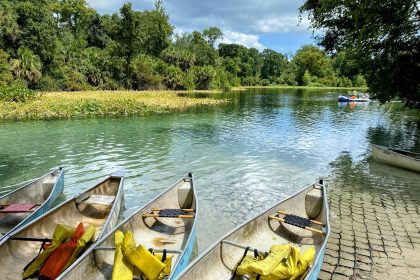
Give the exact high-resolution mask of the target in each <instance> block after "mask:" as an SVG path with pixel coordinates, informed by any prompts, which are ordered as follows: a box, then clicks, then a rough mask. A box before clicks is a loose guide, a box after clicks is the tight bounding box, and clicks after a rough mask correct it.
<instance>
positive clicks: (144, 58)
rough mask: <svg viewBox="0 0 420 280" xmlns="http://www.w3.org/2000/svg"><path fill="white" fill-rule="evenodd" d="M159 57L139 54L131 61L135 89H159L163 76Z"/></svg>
mask: <svg viewBox="0 0 420 280" xmlns="http://www.w3.org/2000/svg"><path fill="white" fill-rule="evenodd" d="M159 67H160V65H159V61H158V59H156V58H154V57H152V56H148V55H138V56H136V57H134V58H133V59H132V60H131V62H130V71H131V74H132V77H133V84H132V86H133V88H134V89H159V88H161V87H162V76H161V75H159V73H158V68H159Z"/></svg>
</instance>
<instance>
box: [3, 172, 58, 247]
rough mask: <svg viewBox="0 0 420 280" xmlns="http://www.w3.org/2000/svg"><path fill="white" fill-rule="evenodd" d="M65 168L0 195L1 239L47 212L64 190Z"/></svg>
mask: <svg viewBox="0 0 420 280" xmlns="http://www.w3.org/2000/svg"><path fill="white" fill-rule="evenodd" d="M63 188H64V170H63V169H62V168H59V169H56V170H54V171H52V172H50V173H47V174H45V175H44V176H42V177H40V178H39V179H36V180H34V181H32V182H30V183H28V184H25V185H24V186H22V187H20V188H18V189H16V190H14V191H12V192H10V193H8V194H6V195H4V196H1V197H0V240H1V239H3V238H5V237H6V235H7V234H9V233H11V232H12V231H15V230H17V229H18V228H19V227H22V226H23V225H25V224H28V223H29V222H30V221H32V220H34V219H35V218H37V217H39V216H41V215H42V214H44V213H45V212H47V211H48V210H49V209H50V207H51V206H52V204H53V202H54V200H55V199H56V198H57V197H58V196H59V195H60V194H61V193H62V192H63Z"/></svg>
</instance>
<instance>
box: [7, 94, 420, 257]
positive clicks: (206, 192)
mask: <svg viewBox="0 0 420 280" xmlns="http://www.w3.org/2000/svg"><path fill="white" fill-rule="evenodd" d="M338 94H339V93H338V92H335V93H329V92H328V91H327V90H300V89H253V90H248V91H245V92H228V93H224V94H219V95H216V96H214V97H215V98H228V99H230V100H231V101H232V102H231V103H229V104H226V105H222V106H220V107H217V108H211V109H205V110H202V111H201V112H194V113H187V114H176V115H165V116H151V117H147V118H105V119H83V120H56V121H28V122H0V194H1V193H4V192H7V191H9V190H10V189H13V188H14V187H7V186H9V185H11V184H15V183H18V182H21V181H25V180H27V179H30V178H34V177H37V176H40V175H41V174H43V173H45V172H46V170H49V169H52V168H54V167H56V166H59V165H61V166H64V168H65V170H66V175H65V190H64V194H63V196H62V197H61V198H60V199H61V200H64V199H65V198H68V197H70V196H72V195H75V194H77V193H79V192H80V191H82V190H83V189H85V188H87V187H89V186H91V185H92V184H94V183H95V182H96V181H98V180H99V179H100V178H101V177H103V176H105V175H107V174H109V173H111V172H113V171H115V170H117V169H118V168H120V167H123V168H125V169H126V171H127V173H126V175H127V179H126V183H125V207H126V210H125V212H124V216H127V215H129V214H130V213H132V212H133V211H135V210H136V209H137V208H138V207H140V206H142V205H144V204H145V203H146V202H148V201H149V200H150V199H152V198H153V197H155V196H156V195H157V194H159V193H160V192H161V191H163V190H164V189H166V188H167V187H169V186H170V185H171V184H173V183H174V182H175V181H176V180H178V179H179V178H180V177H182V176H183V175H184V174H185V173H187V172H189V171H191V172H193V173H194V175H195V179H196V186H197V193H198V198H199V202H200V207H201V209H200V220H199V224H198V246H199V251H203V250H204V249H205V248H207V247H208V246H209V245H210V244H211V243H212V242H214V241H215V240H216V239H218V238H219V237H220V236H222V235H223V234H224V233H226V232H227V231H228V230H230V229H232V228H233V227H235V226H236V225H238V224H240V223H241V222H243V221H244V220H245V219H247V218H250V217H251V216H253V215H255V214H256V213H258V212H260V211H262V210H263V209H265V208H267V207H268V206H269V205H271V204H273V203H275V202H276V201H278V200H280V199H282V198H285V197H287V196H288V195H291V194H293V193H294V192H296V191H297V190H299V189H300V188H302V187H303V186H304V185H306V184H309V183H311V182H312V181H314V180H315V179H317V178H318V177H320V176H324V177H330V178H331V179H333V180H341V182H344V183H343V184H344V185H346V184H347V185H349V184H350V185H351V184H352V183H353V182H354V180H357V179H355V178H357V177H358V176H357V175H354V174H355V173H356V174H359V173H360V172H361V173H367V174H368V175H367V176H368V177H369V178H370V180H367V181H368V182H367V183H366V184H369V188H375V187H377V188H379V190H378V192H379V193H380V192H381V188H384V187H385V188H388V189H389V188H391V189H395V191H401V192H404V193H405V192H406V193H407V194H409V195H411V196H413V197H414V198H416V199H417V200H416V201H420V200H419V199H418V198H419V193H420V183H419V182H420V181H419V180H418V179H419V175H418V174H415V173H413V172H408V171H403V170H399V169H397V168H392V167H384V166H382V165H378V164H377V163H374V162H372V160H371V157H370V151H369V144H370V143H376V144H383V145H390V146H395V147H400V148H406V149H410V150H413V151H417V152H420V123H419V122H418V119H419V117H418V115H417V116H416V115H415V114H413V113H407V112H403V111H399V110H392V109H391V110H389V111H387V112H384V109H385V108H384V107H379V105H378V104H376V103H371V104H360V105H357V106H355V107H350V106H348V105H340V104H338V103H337V102H336V96H337V95H338ZM397 107H398V106H397ZM343 159H344V160H343ZM355 165H357V172H356V171H355V170H354V166H355ZM384 170H385V171H384ZM350 171H351V172H350ZM348 174H351V176H350V175H348ZM347 175H348V176H347ZM387 176H388V177H390V176H391V177H392V178H391V179H390V180H387V179H386V178H387ZM391 181H392V182H391ZM389 195H392V192H391V193H390V194H389Z"/></svg>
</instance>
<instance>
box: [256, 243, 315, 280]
mask: <svg viewBox="0 0 420 280" xmlns="http://www.w3.org/2000/svg"><path fill="white" fill-rule="evenodd" d="M314 258H315V247H314V246H311V247H310V248H308V249H307V250H306V251H305V252H304V253H303V254H300V250H299V248H297V247H294V246H291V250H290V254H289V256H288V257H287V259H286V260H285V261H283V262H281V263H280V264H279V265H278V266H277V267H276V268H275V269H274V270H273V271H272V272H271V273H270V274H269V275H268V276H262V277H261V280H285V279H288V280H294V279H299V277H300V276H302V274H303V273H304V272H305V271H306V270H307V269H308V266H309V265H310V264H311V263H312V261H313V260H314Z"/></svg>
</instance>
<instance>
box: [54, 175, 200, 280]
mask: <svg viewBox="0 0 420 280" xmlns="http://www.w3.org/2000/svg"><path fill="white" fill-rule="evenodd" d="M160 213H161V214H162V213H163V214H164V215H162V216H164V217H162V216H161V215H160ZM180 213H181V214H186V213H188V217H182V215H181V214H180ZM197 213H198V208H197V198H196V194H195V190H194V180H193V176H192V174H191V173H190V174H188V175H186V176H185V177H183V178H182V179H181V180H179V181H178V182H177V183H175V184H174V185H173V186H172V187H170V188H169V189H167V190H166V191H165V192H163V193H162V194H160V195H159V196H158V197H156V198H155V199H154V200H152V201H151V202H150V203H148V204H147V205H146V206H144V207H143V208H141V209H139V210H138V211H136V212H135V213H134V214H133V215H131V216H130V217H128V218H127V219H126V220H125V221H123V222H122V223H121V224H119V225H118V226H117V227H116V228H115V229H114V230H113V231H112V232H111V233H109V234H107V235H106V236H105V237H104V238H103V239H102V240H101V241H99V242H98V243H97V244H94V245H93V246H92V247H91V248H90V249H89V250H88V251H87V252H86V254H85V255H84V257H82V258H79V259H78V260H77V261H76V263H74V264H73V265H72V266H70V267H69V269H67V270H66V271H65V272H64V273H63V274H62V275H61V276H60V278H58V279H89V280H94V279H111V277H112V271H113V265H114V250H115V240H114V237H115V231H116V230H120V231H122V232H123V233H126V232H127V231H131V232H132V233H133V237H134V239H135V242H136V244H137V245H140V244H141V245H143V246H144V247H146V248H151V249H153V252H156V253H157V252H162V251H163V250H164V249H165V250H166V252H167V253H168V254H170V255H171V256H172V263H171V273H170V275H169V277H168V278H165V279H174V277H175V276H176V275H178V274H179V273H180V272H181V271H182V270H183V269H184V268H185V267H186V266H187V265H188V263H189V260H190V257H191V255H192V250H193V247H194V242H195V223H196V215H197ZM169 214H173V215H169ZM135 279H137V278H135Z"/></svg>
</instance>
